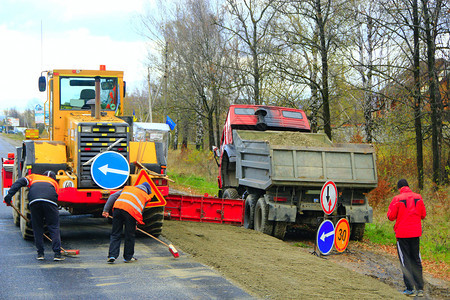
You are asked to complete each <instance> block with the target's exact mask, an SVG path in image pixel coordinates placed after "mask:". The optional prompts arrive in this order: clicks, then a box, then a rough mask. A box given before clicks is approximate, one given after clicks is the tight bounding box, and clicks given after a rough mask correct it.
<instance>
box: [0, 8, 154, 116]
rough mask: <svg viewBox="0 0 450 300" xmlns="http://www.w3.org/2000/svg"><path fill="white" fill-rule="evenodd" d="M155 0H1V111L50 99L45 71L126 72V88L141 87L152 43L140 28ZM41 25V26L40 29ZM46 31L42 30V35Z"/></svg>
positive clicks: (26, 106) (20, 108)
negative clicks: (41, 86)
mask: <svg viewBox="0 0 450 300" xmlns="http://www.w3.org/2000/svg"><path fill="white" fill-rule="evenodd" d="M154 3H155V2H154V0H126V1H123V0H76V1H73V0H37V1H36V0H1V1H0V41H1V42H0V44H1V46H0V89H1V91H0V115H3V111H4V110H5V109H8V108H13V107H15V108H17V109H18V110H20V111H23V110H24V109H27V108H34V107H35V106H36V104H42V103H44V101H45V100H46V93H40V92H39V90H38V78H39V76H40V75H41V71H44V70H53V69H85V70H87V69H93V70H98V69H99V67H100V65H106V69H107V70H118V71H124V80H125V81H126V82H127V91H132V90H134V89H135V88H142V86H143V84H144V83H145V80H146V76H147V74H146V72H147V66H146V64H147V53H148V51H149V50H151V49H149V48H151V44H150V43H149V42H148V40H146V39H145V37H143V36H142V35H141V34H140V33H139V32H138V29H137V25H136V23H138V20H139V16H140V15H142V14H145V12H146V11H148V10H149V9H150V10H151V9H154V8H155V4H154ZM41 28H42V30H41ZM41 32H42V34H41Z"/></svg>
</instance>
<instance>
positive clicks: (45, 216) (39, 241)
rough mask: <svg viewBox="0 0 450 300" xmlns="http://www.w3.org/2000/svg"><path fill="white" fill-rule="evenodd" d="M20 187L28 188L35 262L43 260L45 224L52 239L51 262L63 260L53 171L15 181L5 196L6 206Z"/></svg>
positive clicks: (56, 183) (56, 186) (56, 189)
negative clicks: (52, 253) (52, 254)
mask: <svg viewBox="0 0 450 300" xmlns="http://www.w3.org/2000/svg"><path fill="white" fill-rule="evenodd" d="M22 187H28V188H30V189H29V191H28V200H29V204H28V205H29V206H30V211H31V225H32V228H33V235H34V244H35V245H36V249H37V256H36V259H37V260H44V224H47V228H48V231H49V233H50V238H51V239H52V250H53V252H54V257H53V260H55V261H60V260H64V257H62V256H61V235H60V232H59V209H58V203H57V202H58V189H59V186H58V182H57V181H56V174H55V172H53V171H45V172H44V174H43V175H39V174H30V175H27V176H25V177H21V178H19V179H17V181H16V182H14V183H13V185H12V186H11V188H10V189H9V191H8V194H7V195H6V196H5V198H4V200H5V203H6V205H11V199H12V196H14V194H15V193H16V192H17V191H18V190H19V189H20V188H22Z"/></svg>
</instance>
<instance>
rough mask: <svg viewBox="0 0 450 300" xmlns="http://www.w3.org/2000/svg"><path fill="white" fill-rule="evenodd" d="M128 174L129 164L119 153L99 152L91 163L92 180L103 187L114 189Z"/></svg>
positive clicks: (120, 184) (123, 181) (121, 183)
mask: <svg viewBox="0 0 450 300" xmlns="http://www.w3.org/2000/svg"><path fill="white" fill-rule="evenodd" d="M129 175H130V165H129V164H128V161H127V159H126V158H125V157H124V156H123V155H122V154H120V153H117V152H114V151H105V152H103V153H101V154H99V155H98V156H97V157H96V158H95V159H94V161H93V162H92V165H91V176H92V179H93V180H94V182H95V183H96V184H97V185H98V186H99V187H101V188H104V189H108V190H110V189H116V188H118V187H120V186H122V185H123V184H124V183H125V182H126V181H127V180H128V176H129Z"/></svg>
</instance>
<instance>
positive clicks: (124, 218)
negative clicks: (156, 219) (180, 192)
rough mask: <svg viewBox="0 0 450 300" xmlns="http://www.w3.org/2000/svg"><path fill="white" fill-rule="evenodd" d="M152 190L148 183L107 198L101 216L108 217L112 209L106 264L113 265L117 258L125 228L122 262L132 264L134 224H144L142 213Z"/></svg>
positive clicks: (125, 189)
mask: <svg viewBox="0 0 450 300" xmlns="http://www.w3.org/2000/svg"><path fill="white" fill-rule="evenodd" d="M151 194H152V189H151V188H150V184H148V182H144V183H143V184H140V185H137V186H126V187H125V188H123V189H122V190H120V191H118V192H116V193H114V194H112V195H111V196H109V198H108V201H106V204H105V206H104V208H103V213H102V215H103V216H104V217H105V218H108V217H109V211H110V210H111V208H112V209H113V221H112V231H111V238H110V245H109V253H108V260H107V262H108V263H114V262H115V261H116V259H117V258H118V257H119V252H120V240H121V234H122V231H123V227H124V226H125V234H124V236H125V238H124V248H123V258H124V262H126V263H128V262H133V261H136V260H137V259H136V258H135V257H134V240H135V235H136V222H137V223H139V224H144V222H143V220H142V212H143V211H144V208H145V205H146V204H147V202H150V200H151V199H152V197H151Z"/></svg>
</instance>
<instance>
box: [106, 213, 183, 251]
mask: <svg viewBox="0 0 450 300" xmlns="http://www.w3.org/2000/svg"><path fill="white" fill-rule="evenodd" d="M109 218H111V219H112V218H113V217H111V216H109ZM136 229H137V230H139V232H141V233H143V234H146V235H148V236H149V237H151V238H153V239H155V240H157V241H158V242H160V243H161V244H163V245H164V246H166V247H167V248H169V251H170V253H172V255H173V257H175V258H178V257H180V254H179V253H178V251H177V249H175V247H174V246H173V245H172V244H169V245H168V244H166V243H164V242H163V241H161V240H160V239H158V238H157V237H155V236H153V235H151V234H150V233H148V232H146V231H144V230H142V229H140V228H137V227H136Z"/></svg>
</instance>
